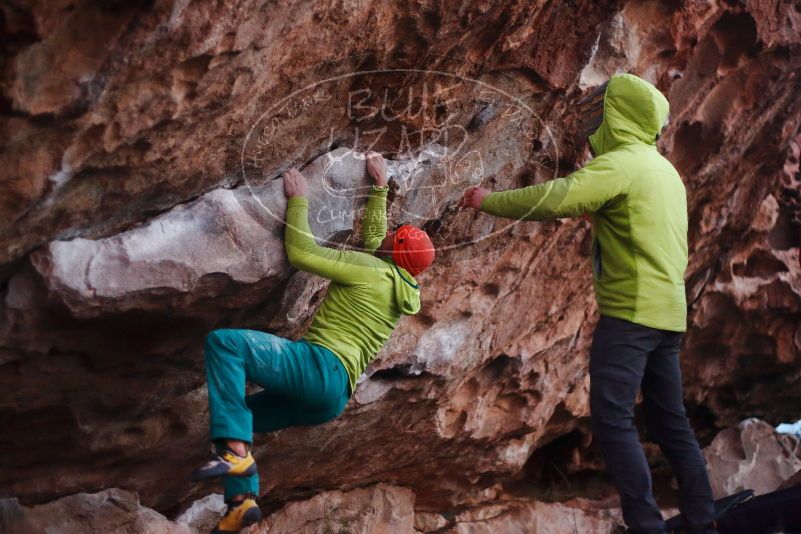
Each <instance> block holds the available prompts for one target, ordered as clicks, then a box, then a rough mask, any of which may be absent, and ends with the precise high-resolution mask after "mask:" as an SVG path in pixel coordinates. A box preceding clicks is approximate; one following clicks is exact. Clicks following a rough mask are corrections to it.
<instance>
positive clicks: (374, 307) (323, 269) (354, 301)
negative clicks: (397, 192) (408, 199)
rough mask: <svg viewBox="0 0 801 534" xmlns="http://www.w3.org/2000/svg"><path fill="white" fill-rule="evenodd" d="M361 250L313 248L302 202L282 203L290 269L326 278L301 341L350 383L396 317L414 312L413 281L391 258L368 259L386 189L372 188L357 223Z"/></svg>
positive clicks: (383, 218)
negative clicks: (329, 356) (326, 354)
mask: <svg viewBox="0 0 801 534" xmlns="http://www.w3.org/2000/svg"><path fill="white" fill-rule="evenodd" d="M362 227H363V234H364V250H365V252H360V251H355V250H336V249H332V248H327V247H321V246H319V245H318V244H317V243H316V241H315V240H314V236H313V235H312V233H311V230H310V228H309V221H308V200H307V199H306V198H304V197H292V198H290V199H289V200H288V202H287V210H286V230H285V233H284V245H285V248H286V253H287V257H288V258H289V262H290V264H292V266H293V267H295V268H297V269H300V270H302V271H307V272H310V273H314V274H317V275H319V276H322V277H324V278H328V279H330V280H331V285H330V286H329V288H328V292H327V293H326V296H325V299H323V302H322V304H321V305H320V308H319V309H318V310H317V313H316V314H315V315H314V319H313V320H312V324H311V326H310V327H309V330H308V331H307V332H306V335H305V336H303V337H304V339H306V340H307V341H309V342H311V343H316V344H318V345H322V346H324V347H326V348H328V349H329V350H331V351H332V352H333V353H334V354H336V355H337V356H338V357H339V359H340V360H341V361H342V364H343V365H344V366H345V369H347V371H348V375H349V378H350V386H351V391H354V390H355V388H356V380H357V379H358V378H359V376H361V374H362V373H363V372H364V369H365V368H366V367H367V365H368V364H369V363H370V362H371V361H372V360H373V358H375V355H376V353H378V351H379V350H381V347H382V346H383V345H384V343H386V341H387V339H389V336H390V334H392V330H393V329H394V328H395V326H396V325H397V324H398V321H399V319H400V316H401V315H413V314H415V313H417V312H418V311H419V310H420V291H419V289H418V287H417V282H416V281H415V280H414V278H413V277H412V276H411V275H410V274H409V273H408V272H407V271H406V270H405V269H403V268H401V267H398V266H396V265H395V264H394V263H393V262H392V261H391V260H389V259H384V258H379V257H377V256H374V255H373V254H372V252H374V251H375V250H376V249H377V248H378V246H379V245H380V244H381V241H382V240H383V239H384V237H385V236H386V234H387V187H373V188H372V190H371V192H370V196H369V198H368V200H367V208H366V209H365V212H364V217H363V219H362Z"/></svg>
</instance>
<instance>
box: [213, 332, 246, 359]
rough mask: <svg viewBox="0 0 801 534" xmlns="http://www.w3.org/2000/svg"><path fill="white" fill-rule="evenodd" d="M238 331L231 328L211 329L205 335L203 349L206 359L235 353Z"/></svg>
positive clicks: (237, 344)
mask: <svg viewBox="0 0 801 534" xmlns="http://www.w3.org/2000/svg"><path fill="white" fill-rule="evenodd" d="M238 339H239V331H238V330H235V329H231V328H221V329H217V330H212V331H211V332H210V333H209V334H208V335H206V341H205V344H204V351H205V354H206V359H209V358H218V357H221V356H225V355H236V354H237V353H238V348H239V343H238Z"/></svg>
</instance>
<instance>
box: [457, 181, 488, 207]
mask: <svg viewBox="0 0 801 534" xmlns="http://www.w3.org/2000/svg"><path fill="white" fill-rule="evenodd" d="M491 192H492V191H490V190H489V189H484V188H483V187H478V186H477V185H474V186H472V187H468V188H467V189H466V190H465V192H464V195H462V199H461V200H460V201H459V207H460V208H474V209H480V208H481V202H482V201H483V200H484V197H486V196H487V195H489V194H490V193H491Z"/></svg>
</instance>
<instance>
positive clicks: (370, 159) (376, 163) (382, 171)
mask: <svg viewBox="0 0 801 534" xmlns="http://www.w3.org/2000/svg"><path fill="white" fill-rule="evenodd" d="M365 164H366V166H367V174H369V175H370V178H372V179H373V183H374V184H375V185H376V186H378V187H384V186H385V185H387V162H386V161H384V157H383V156H382V155H381V154H379V153H378V152H368V153H367V155H366V157H365Z"/></svg>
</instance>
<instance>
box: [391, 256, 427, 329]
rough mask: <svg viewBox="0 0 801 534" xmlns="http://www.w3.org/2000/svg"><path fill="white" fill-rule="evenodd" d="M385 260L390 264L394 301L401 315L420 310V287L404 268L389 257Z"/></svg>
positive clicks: (411, 313)
mask: <svg viewBox="0 0 801 534" xmlns="http://www.w3.org/2000/svg"><path fill="white" fill-rule="evenodd" d="M387 261H388V262H390V263H391V264H392V274H393V275H394V276H395V303H396V304H397V305H398V309H399V310H400V312H401V313H402V314H403V315H414V314H415V313H417V312H419V311H420V287H419V286H418V285H417V281H416V280H415V279H414V277H413V276H412V275H411V274H409V272H408V271H407V270H406V269H404V268H403V267H400V266H398V265H397V264H396V263H395V262H394V261H392V260H390V259H387Z"/></svg>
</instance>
